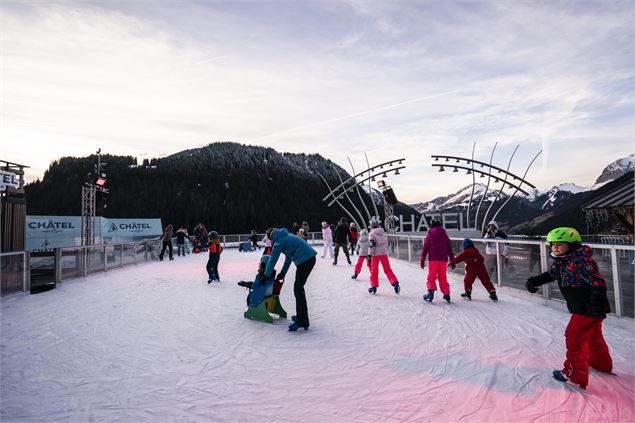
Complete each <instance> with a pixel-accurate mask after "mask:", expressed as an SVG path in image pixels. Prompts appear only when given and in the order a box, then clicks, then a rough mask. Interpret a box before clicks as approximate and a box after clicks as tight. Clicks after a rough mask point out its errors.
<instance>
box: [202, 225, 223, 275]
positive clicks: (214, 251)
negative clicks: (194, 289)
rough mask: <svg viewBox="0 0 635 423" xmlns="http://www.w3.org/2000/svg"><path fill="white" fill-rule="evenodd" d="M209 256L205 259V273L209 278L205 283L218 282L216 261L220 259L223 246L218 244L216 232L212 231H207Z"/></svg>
mask: <svg viewBox="0 0 635 423" xmlns="http://www.w3.org/2000/svg"><path fill="white" fill-rule="evenodd" d="M209 238H210V239H209V248H208V250H209V258H208V259H207V266H206V269H207V274H208V276H209V279H208V280H207V283H208V284H210V283H212V282H220V276H219V275H218V262H219V261H220V254H221V253H222V252H223V246H222V245H220V239H219V238H218V232H216V231H212V232H210V233H209Z"/></svg>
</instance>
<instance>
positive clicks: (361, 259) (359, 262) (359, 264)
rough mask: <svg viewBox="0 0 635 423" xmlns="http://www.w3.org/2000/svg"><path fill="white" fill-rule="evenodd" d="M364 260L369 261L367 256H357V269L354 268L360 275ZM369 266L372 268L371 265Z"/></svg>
mask: <svg viewBox="0 0 635 423" xmlns="http://www.w3.org/2000/svg"><path fill="white" fill-rule="evenodd" d="M364 262H368V260H367V258H366V256H357V263H355V270H353V272H355V273H357V274H358V275H359V274H360V273H361V272H362V266H363V265H364ZM368 267H369V268H370V265H369V266H368Z"/></svg>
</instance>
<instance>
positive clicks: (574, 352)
mask: <svg viewBox="0 0 635 423" xmlns="http://www.w3.org/2000/svg"><path fill="white" fill-rule="evenodd" d="M564 337H565V340H566V344H567V358H566V360H565V361H564V369H563V370H562V373H563V374H564V375H565V376H567V377H568V378H569V379H571V381H572V382H575V383H577V384H579V385H580V386H582V387H583V388H584V387H586V386H587V384H588V383H589V366H590V367H593V368H594V369H595V370H598V371H600V372H605V373H611V371H612V370H613V360H612V359H611V354H610V353H609V347H608V346H607V345H606V342H605V341H604V336H603V335H602V319H595V318H592V317H587V316H585V315H583V314H572V315H571V319H570V320H569V324H568V325H567V329H566V330H565V331H564Z"/></svg>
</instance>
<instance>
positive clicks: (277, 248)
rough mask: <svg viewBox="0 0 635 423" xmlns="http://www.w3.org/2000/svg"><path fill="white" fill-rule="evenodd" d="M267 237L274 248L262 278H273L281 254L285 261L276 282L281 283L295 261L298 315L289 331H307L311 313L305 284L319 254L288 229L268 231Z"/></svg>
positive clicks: (294, 285) (294, 287)
mask: <svg viewBox="0 0 635 423" xmlns="http://www.w3.org/2000/svg"><path fill="white" fill-rule="evenodd" d="M267 236H268V237H269V238H270V239H271V241H272V242H273V248H272V250H271V258H270V259H269V263H267V267H266V269H265V271H264V274H263V275H262V278H263V280H264V281H266V280H267V279H268V278H269V277H271V275H272V274H273V272H274V269H275V268H276V263H277V261H278V258H280V254H284V256H285V260H284V264H283V265H282V269H280V273H278V277H277V278H276V280H279V281H281V280H283V279H284V277H285V275H286V274H287V270H289V266H291V262H292V261H293V263H294V264H295V266H296V271H295V282H294V283H293V293H294V295H295V310H296V315H295V316H292V317H291V319H293V320H294V322H293V323H292V324H291V325H290V326H289V331H290V332H295V331H297V330H298V328H304V330H307V329H308V328H309V311H308V309H307V304H306V295H305V293H304V284H306V281H307V279H308V278H309V275H310V274H311V271H312V270H313V266H315V256H316V255H317V252H316V251H315V250H314V249H313V248H312V247H311V246H310V245H309V244H308V243H307V242H306V241H305V240H303V239H302V238H300V237H298V236H296V235H292V234H289V231H288V230H287V229H286V228H281V229H275V228H270V229H268V230H267Z"/></svg>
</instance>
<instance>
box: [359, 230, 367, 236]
mask: <svg viewBox="0 0 635 423" xmlns="http://www.w3.org/2000/svg"><path fill="white" fill-rule="evenodd" d="M360 233H361V234H362V236H366V235H368V231H367V230H366V229H362V232H360Z"/></svg>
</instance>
